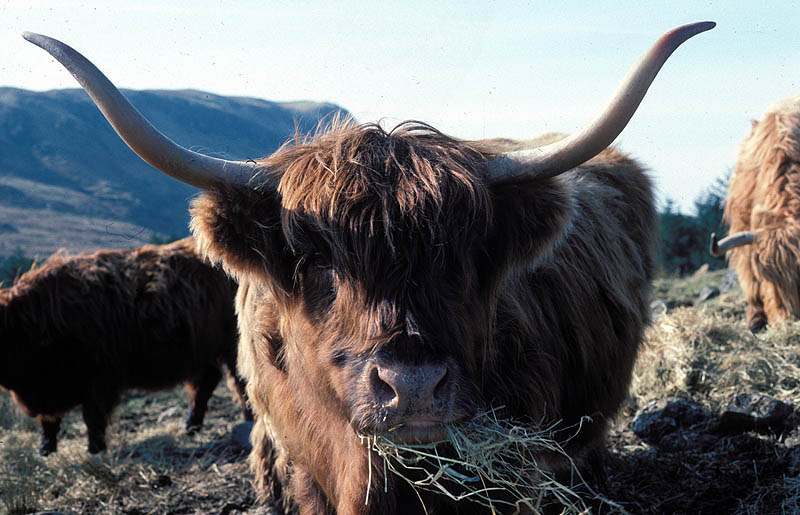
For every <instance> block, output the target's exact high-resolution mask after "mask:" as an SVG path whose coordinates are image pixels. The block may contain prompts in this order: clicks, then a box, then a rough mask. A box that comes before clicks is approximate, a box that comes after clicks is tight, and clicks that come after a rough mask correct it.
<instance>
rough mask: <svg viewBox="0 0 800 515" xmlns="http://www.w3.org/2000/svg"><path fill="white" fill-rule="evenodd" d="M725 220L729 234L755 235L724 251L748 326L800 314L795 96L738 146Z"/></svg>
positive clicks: (799, 148)
mask: <svg viewBox="0 0 800 515" xmlns="http://www.w3.org/2000/svg"><path fill="white" fill-rule="evenodd" d="M724 219H725V221H726V222H727V223H728V225H729V226H730V231H731V233H734V232H739V231H755V232H756V233H757V235H758V239H757V240H756V242H754V243H753V244H751V245H747V246H742V247H737V248H734V249H733V250H731V251H730V253H729V260H730V263H731V265H732V266H733V267H735V268H736V272H737V273H738V275H739V282H740V284H741V285H742V289H743V290H744V292H745V295H746V297H747V302H748V305H749V308H748V313H747V320H748V325H749V326H750V328H751V329H753V330H758V329H760V328H761V327H763V326H764V325H765V324H766V323H767V322H770V323H774V322H779V321H782V320H785V319H786V318H789V317H792V318H797V317H798V316H800V95H798V96H795V97H793V98H789V99H786V100H783V101H781V102H779V103H777V104H775V105H774V106H772V107H771V108H770V109H769V110H768V111H767V113H766V114H765V115H764V117H763V119H762V120H761V121H759V122H753V128H752V130H751V131H750V135H749V136H748V137H747V138H746V139H745V140H744V141H743V142H742V144H741V146H740V148H739V157H738V161H737V163H736V168H735V170H734V175H733V178H732V179H731V182H730V185H729V187H728V199H727V203H726V205H725V213H724Z"/></svg>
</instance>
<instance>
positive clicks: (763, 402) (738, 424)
mask: <svg viewBox="0 0 800 515" xmlns="http://www.w3.org/2000/svg"><path fill="white" fill-rule="evenodd" d="M793 414H794V407H793V406H792V405H791V404H788V403H786V402H783V401H781V400H778V399H774V398H772V397H770V396H768V395H763V394H760V393H753V392H751V393H740V394H739V395H737V396H736V397H734V398H733V400H732V401H731V402H730V404H728V407H727V408H725V411H724V412H723V413H722V416H721V417H720V421H719V422H720V424H719V430H720V431H721V432H723V433H744V432H747V431H757V432H759V433H765V434H777V435H783V434H784V433H786V432H788V431H790V430H791V429H792V427H793V426H794V425H795V423H796V422H795V417H794V416H793Z"/></svg>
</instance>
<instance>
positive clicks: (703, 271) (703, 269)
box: [693, 263, 709, 277]
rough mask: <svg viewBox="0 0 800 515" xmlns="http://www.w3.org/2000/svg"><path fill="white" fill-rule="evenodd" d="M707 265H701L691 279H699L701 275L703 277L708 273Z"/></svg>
mask: <svg viewBox="0 0 800 515" xmlns="http://www.w3.org/2000/svg"><path fill="white" fill-rule="evenodd" d="M708 269H709V266H708V263H703V264H702V265H700V268H698V269H697V270H695V271H694V274H693V277H700V276H701V275H705V274H707V273H708Z"/></svg>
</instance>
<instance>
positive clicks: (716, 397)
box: [0, 272, 800, 514]
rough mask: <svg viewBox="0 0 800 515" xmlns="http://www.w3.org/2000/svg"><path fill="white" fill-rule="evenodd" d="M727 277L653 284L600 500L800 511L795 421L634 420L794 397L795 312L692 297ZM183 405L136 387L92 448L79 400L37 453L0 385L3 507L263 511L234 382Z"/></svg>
mask: <svg viewBox="0 0 800 515" xmlns="http://www.w3.org/2000/svg"><path fill="white" fill-rule="evenodd" d="M721 279H722V272H704V273H701V274H698V275H697V276H694V277H689V278H684V279H663V280H660V281H658V282H657V283H656V284H655V288H654V291H653V299H654V301H656V302H655V303H654V308H653V309H654V322H653V325H652V327H651V328H650V329H649V330H648V333H647V337H646V341H645V344H644V346H643V348H642V352H641V353H640V358H639V361H638V364H637V368H636V372H635V377H634V381H633V383H632V385H631V392H630V396H629V399H628V401H627V402H626V403H625V405H624V406H623V408H622V410H621V412H620V415H619V417H618V419H617V420H616V421H615V424H614V425H613V428H612V430H611V433H610V435H609V439H608V446H607V456H606V472H607V478H606V480H605V481H604V482H603V481H599V482H597V483H596V484H594V485H593V491H594V492H595V493H596V494H598V496H597V498H595V500H593V501H592V500H589V502H588V504H589V506H590V507H591V508H590V509H591V512H592V513H620V512H627V513H633V514H636V513H646V514H661V513H687V514H689V513H691V514H694V513H708V514H712V513H713V514H719V513H742V514H744V513H758V514H763V513H800V479H799V478H798V472H800V445H798V443H800V431H798V430H797V429H792V428H791V427H789V428H788V429H787V431H786V432H785V434H771V433H770V432H769V431H767V432H763V433H764V434H759V433H756V432H754V431H750V432H747V431H744V432H735V433H725V434H723V433H718V432H714V431H713V430H708V431H705V430H702V429H697V428H691V429H685V430H677V431H675V432H674V433H672V434H670V435H668V436H667V437H665V438H664V439H662V440H661V441H660V442H659V443H657V444H652V443H647V442H645V441H643V440H642V439H640V438H639V437H638V436H636V434H634V433H633V432H632V430H631V423H632V422H633V420H634V418H635V416H636V413H637V411H638V410H639V409H640V408H641V407H642V406H644V405H646V404H647V403H648V402H650V401H653V400H658V399H663V398H666V397H677V398H682V399H689V400H691V401H693V402H695V403H697V404H698V405H699V406H701V407H702V408H703V409H704V410H706V411H707V412H708V413H709V414H710V416H711V417H712V418H713V417H716V416H718V415H719V414H720V413H721V412H722V411H723V410H724V409H725V407H726V406H727V405H728V403H729V402H730V401H731V400H732V399H733V398H734V397H735V396H736V395H737V394H739V393H748V392H755V393H760V394H765V395H769V396H770V397H772V398H775V399H779V400H783V401H786V402H788V403H791V404H792V405H793V404H794V403H795V402H798V399H800V395H798V394H800V390H799V389H800V323H797V322H794V323H789V324H784V325H780V326H776V327H770V328H768V329H767V330H766V331H765V332H764V333H760V334H758V335H752V334H750V332H749V331H748V330H747V328H746V325H745V322H744V320H743V314H744V310H745V304H744V300H743V298H742V294H741V291H740V290H739V289H738V288H736V287H734V288H732V289H731V290H729V291H727V292H725V293H723V294H722V295H720V296H718V297H716V298H713V299H711V300H708V301H705V302H703V303H701V304H698V305H694V300H695V298H696V297H697V295H698V294H699V293H700V291H701V289H702V288H703V287H704V286H707V285H715V286H718V285H719V283H720V282H721ZM185 406H186V396H185V394H184V393H183V391H182V390H181V389H175V390H172V391H165V392H159V393H156V394H145V393H144V392H131V394H130V395H128V396H127V397H126V402H124V403H123V404H122V405H121V406H120V407H119V408H118V409H117V410H116V412H115V415H114V420H113V422H112V424H111V426H110V428H109V435H108V443H109V451H108V452H106V453H105V454H103V455H99V456H90V455H88V454H87V453H86V450H85V449H86V436H85V426H84V425H83V421H82V420H81V419H80V415H79V413H78V412H77V411H76V412H73V413H71V414H70V415H69V417H68V418H67V419H66V420H65V423H64V425H63V429H62V434H61V437H60V443H59V451H58V453H56V454H54V455H52V456H49V457H46V458H43V457H40V456H39V455H38V453H37V447H38V443H39V436H38V434H37V428H36V426H35V425H34V423H33V421H32V420H30V419H28V418H26V417H25V416H24V415H23V414H21V413H20V412H19V411H18V410H17V409H16V408H15V407H14V406H13V405H12V403H11V401H10V398H9V396H8V395H7V394H6V393H5V392H0V512H3V511H6V512H9V513H15V514H16V513H28V512H35V511H43V510H59V511H61V512H63V513H76V514H77V513H129V514H145V513H174V514H178V513H215V514H216V513H230V514H235V513H247V512H249V513H251V514H255V513H257V512H258V511H259V510H258V508H257V506H256V504H255V495H254V492H253V487H252V484H251V477H250V474H249V471H248V467H247V463H246V452H245V451H244V450H243V449H242V447H241V446H239V445H238V444H236V443H235V442H233V441H232V439H231V428H232V427H233V426H234V425H235V424H237V423H239V422H240V421H241V420H242V418H241V413H240V412H239V409H238V406H237V405H236V403H235V402H234V400H233V397H232V395H231V393H230V391H229V390H228V389H227V386H226V385H224V384H221V385H220V386H219V387H218V388H217V390H216V392H215V396H214V397H213V398H212V401H211V403H210V406H209V412H208V416H207V418H206V425H205V427H204V428H203V430H201V431H200V432H198V433H197V434H195V435H191V436H187V435H185V434H184V431H183V417H184V416H185V413H186V407H185ZM795 416H796V415H795ZM261 512H262V513H264V512H263V511H261Z"/></svg>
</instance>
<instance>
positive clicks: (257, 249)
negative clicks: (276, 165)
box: [191, 185, 288, 286]
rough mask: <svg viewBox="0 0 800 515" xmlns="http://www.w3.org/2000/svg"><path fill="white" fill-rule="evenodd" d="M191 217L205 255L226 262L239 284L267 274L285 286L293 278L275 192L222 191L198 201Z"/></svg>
mask: <svg viewBox="0 0 800 515" xmlns="http://www.w3.org/2000/svg"><path fill="white" fill-rule="evenodd" d="M191 215H192V221H191V229H192V233H193V234H194V236H195V239H196V241H197V247H198V250H199V251H200V253H202V254H203V255H204V256H206V257H207V258H208V259H210V260H211V261H212V262H221V263H222V266H223V267H224V268H225V271H226V272H227V273H228V274H230V275H231V276H233V277H234V278H235V279H236V280H237V281H241V280H242V279H243V278H245V277H251V278H257V277H261V278H263V277H265V274H266V275H267V276H269V277H270V279H271V280H273V281H278V282H281V283H282V282H283V281H285V280H286V279H285V278H286V277H288V276H287V275H286V274H284V273H282V270H283V269H284V268H286V266H287V264H286V263H284V261H286V252H285V249H286V242H285V240H284V237H283V233H282V231H281V229H280V228H281V223H280V201H279V200H278V194H277V193H275V192H274V191H259V190H254V189H251V188H247V187H242V186H237V185H218V186H217V187H215V188H214V189H212V190H210V191H206V192H204V193H202V194H200V195H199V196H198V197H197V198H196V199H194V200H193V201H192V207H191ZM282 278H283V279H282ZM281 286H285V285H283V284H281Z"/></svg>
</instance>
